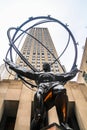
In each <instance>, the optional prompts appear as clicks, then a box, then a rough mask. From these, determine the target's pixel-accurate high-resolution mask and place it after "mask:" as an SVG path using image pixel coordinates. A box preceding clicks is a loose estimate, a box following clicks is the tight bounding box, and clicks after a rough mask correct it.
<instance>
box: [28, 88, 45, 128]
mask: <svg viewBox="0 0 87 130" xmlns="http://www.w3.org/2000/svg"><path fill="white" fill-rule="evenodd" d="M43 115H44V103H43V92H42V90H41V89H39V90H38V91H37V92H36V93H35V95H34V118H33V120H32V122H31V130H35V129H36V130H39V129H40V127H41V125H42V123H43Z"/></svg>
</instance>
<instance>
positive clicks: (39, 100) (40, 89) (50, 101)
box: [4, 16, 78, 130]
mask: <svg viewBox="0 0 87 130" xmlns="http://www.w3.org/2000/svg"><path fill="white" fill-rule="evenodd" d="M34 21H35V22H34ZM32 22H34V23H32ZM49 22H50V23H51V22H54V23H58V24H59V25H61V26H62V27H63V28H64V29H65V30H66V31H67V32H68V34H69V36H68V37H69V38H68V41H67V45H66V47H65V49H64V50H63V52H62V53H61V54H60V56H59V57H58V58H56V57H55V56H54V54H53V53H52V52H51V51H50V50H49V49H48V48H47V47H46V46H45V45H44V44H43V43H42V42H41V41H40V40H39V39H37V38H36V37H34V36H33V35H31V34H30V33H29V30H30V29H31V28H34V27H36V26H38V25H41V24H45V23H49ZM28 23H32V24H30V26H29V25H28ZM14 30H15V31H14ZM11 31H14V33H11ZM19 32H20V33H19ZM12 34H13V35H12ZM24 34H26V35H28V36H29V37H31V38H32V39H34V40H35V41H37V42H38V43H39V44H40V45H42V46H43V47H44V48H45V49H46V50H47V51H48V52H49V53H50V54H51V55H52V56H53V58H54V59H55V60H54V61H53V63H51V64H49V63H47V62H46V63H43V71H41V70H40V71H38V70H37V69H36V68H35V67H34V66H33V65H32V64H31V63H30V62H29V61H28V60H27V59H26V57H25V56H24V55H23V54H22V53H21V52H20V50H19V48H18V47H17V46H16V41H18V40H19V38H20V37H22V36H24ZM7 36H8V39H9V45H10V47H9V49H8V51H7V54H6V57H5V60H4V61H5V63H6V67H7V65H9V68H10V69H11V70H13V71H14V72H16V74H17V76H18V77H19V78H20V79H22V80H23V81H24V82H25V83H28V84H30V83H29V82H27V81H26V80H25V79H26V78H28V79H31V80H34V81H35V82H36V85H33V84H31V87H32V86H33V87H36V88H37V90H36V93H35V95H34V103H33V105H34V106H33V108H34V109H33V113H34V114H33V118H32V121H31V128H30V129H31V130H35V129H36V130H40V129H41V128H43V125H44V119H45V117H46V113H47V112H48V110H50V109H51V108H52V107H53V106H55V107H56V110H57V115H58V118H59V123H60V126H61V127H62V128H63V130H72V128H70V126H69V125H68V122H67V120H68V96H67V91H66V88H65V87H64V85H65V84H66V83H67V82H68V81H69V80H71V79H73V78H74V77H75V76H76V74H77V73H78V69H77V66H76V62H77V43H76V41H75V38H74V36H73V34H72V32H71V31H70V30H69V28H68V26H67V25H66V24H63V23H62V22H61V21H59V20H57V19H55V18H52V17H51V16H38V17H30V18H29V19H28V20H27V21H25V22H24V23H22V24H21V25H20V26H18V27H11V28H9V29H8V31H7ZM70 38H71V39H70ZM71 40H72V41H73V42H72V43H73V45H74V50H75V51H74V52H75V55H74V61H73V65H72V67H71V69H70V71H69V72H67V73H65V72H64V73H53V72H52V71H51V65H52V64H54V63H55V62H56V61H57V62H58V64H59V65H60V66H61V68H62V70H63V69H64V68H63V67H62V65H61V64H60V62H59V58H60V57H61V56H62V55H63V54H64V52H65V51H66V49H67V47H68V45H69V42H70V41H71ZM19 43H20V42H19ZM13 51H15V52H16V54H17V55H18V56H19V57H20V58H21V60H23V62H24V63H25V64H26V65H27V66H28V67H29V68H30V69H31V70H30V69H29V70H28V69H25V68H24V67H21V66H19V65H16V64H15V63H14V58H13ZM8 57H9V58H10V60H8V59H9V58H8ZM7 70H8V69H7Z"/></svg>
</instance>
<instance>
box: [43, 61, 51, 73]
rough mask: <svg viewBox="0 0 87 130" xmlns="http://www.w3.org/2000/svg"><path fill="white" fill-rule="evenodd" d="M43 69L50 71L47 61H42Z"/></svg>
mask: <svg viewBox="0 0 87 130" xmlns="http://www.w3.org/2000/svg"><path fill="white" fill-rule="evenodd" d="M43 70H44V71H45V72H50V70H51V68H50V64H49V63H47V62H45V63H43Z"/></svg>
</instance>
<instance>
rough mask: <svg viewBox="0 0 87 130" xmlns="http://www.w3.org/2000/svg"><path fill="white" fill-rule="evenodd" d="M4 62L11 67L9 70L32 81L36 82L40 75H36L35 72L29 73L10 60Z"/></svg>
mask: <svg viewBox="0 0 87 130" xmlns="http://www.w3.org/2000/svg"><path fill="white" fill-rule="evenodd" d="M4 61H5V63H6V64H8V65H9V68H10V69H11V70H13V71H14V72H16V73H17V74H18V75H21V76H24V77H27V78H29V79H32V80H36V78H37V76H38V75H36V74H35V73H34V72H33V71H29V70H27V69H25V68H23V67H21V66H18V65H16V64H14V63H13V62H11V61H9V60H4Z"/></svg>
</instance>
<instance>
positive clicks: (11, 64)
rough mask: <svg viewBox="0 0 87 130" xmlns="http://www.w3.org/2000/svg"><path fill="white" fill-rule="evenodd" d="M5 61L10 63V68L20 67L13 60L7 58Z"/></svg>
mask: <svg viewBox="0 0 87 130" xmlns="http://www.w3.org/2000/svg"><path fill="white" fill-rule="evenodd" d="M4 62H5V63H6V64H7V65H9V68H10V69H14V68H17V67H18V66H17V65H15V64H14V63H13V62H11V61H10V60H7V59H5V60H4Z"/></svg>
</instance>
